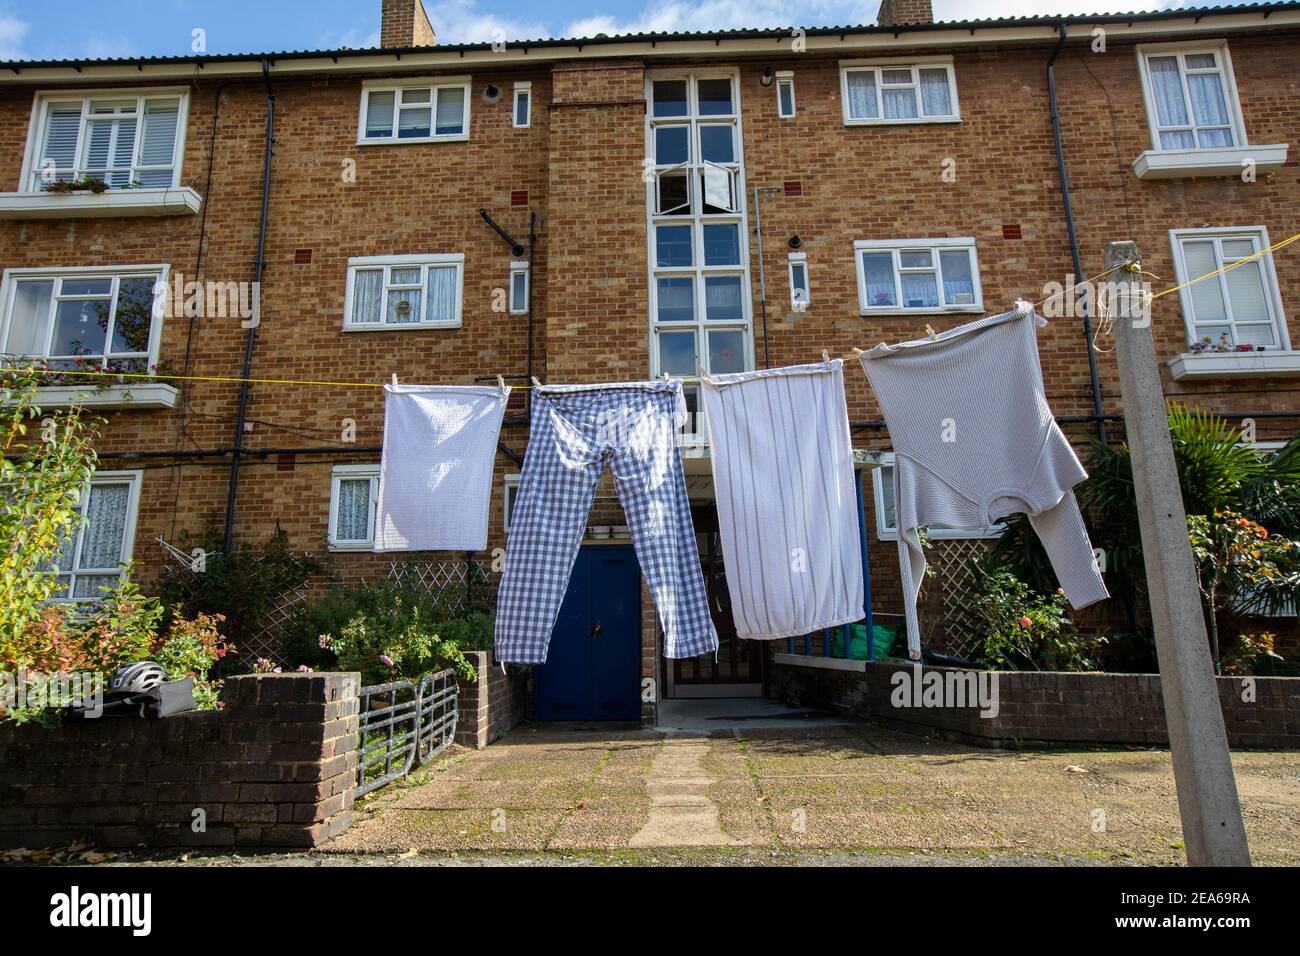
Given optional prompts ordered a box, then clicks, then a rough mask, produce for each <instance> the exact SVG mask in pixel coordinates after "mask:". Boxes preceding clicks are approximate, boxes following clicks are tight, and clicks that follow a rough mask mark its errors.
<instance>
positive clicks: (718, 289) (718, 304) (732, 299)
mask: <svg viewBox="0 0 1300 956" xmlns="http://www.w3.org/2000/svg"><path fill="white" fill-rule="evenodd" d="M704 315H705V317H706V318H707V319H708V320H709V321H710V322H743V321H744V320H745V305H744V300H743V298H742V294H741V283H740V276H707V277H706V278H705V280H704ZM710 367H711V366H710Z"/></svg>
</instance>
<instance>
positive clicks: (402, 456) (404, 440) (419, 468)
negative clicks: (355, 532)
mask: <svg viewBox="0 0 1300 956" xmlns="http://www.w3.org/2000/svg"><path fill="white" fill-rule="evenodd" d="M509 398H510V389H509V387H504V388H503V387H501V386H497V385H486V386H479V385H385V386H384V449H383V456H382V460H381V463H380V466H379V499H378V503H377V512H378V515H377V518H376V522H375V550H376V551H481V550H483V549H484V548H486V547H487V527H488V506H489V502H490V499H491V496H492V463H493V461H494V459H495V458H496V450H497V441H498V439H499V437H500V433H501V421H502V419H503V418H504V417H505V411H506V402H507V401H508V400H509Z"/></svg>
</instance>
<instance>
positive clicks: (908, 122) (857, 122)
mask: <svg viewBox="0 0 1300 956" xmlns="http://www.w3.org/2000/svg"><path fill="white" fill-rule="evenodd" d="M960 122H961V117H960V116H920V117H908V118H906V119H846V120H845V121H844V125H845V126H934V125H936V124H938V125H942V124H947V125H949V126H952V125H956V124H957V123H960Z"/></svg>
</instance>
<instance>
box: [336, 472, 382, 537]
mask: <svg viewBox="0 0 1300 956" xmlns="http://www.w3.org/2000/svg"><path fill="white" fill-rule="evenodd" d="M362 478H369V479H370V537H368V538H365V539H358V540H352V539H340V538H339V537H338V533H337V528H338V518H339V490H340V489H339V486H340V484H341V483H342V482H343V481H359V480H360V479H362ZM378 511H379V464H378V463H377V462H376V463H374V464H357V465H335V466H334V468H333V469H332V470H331V472H330V517H329V534H328V540H329V549H330V550H331V551H373V550H374V549H375V520H376V517H377V515H378Z"/></svg>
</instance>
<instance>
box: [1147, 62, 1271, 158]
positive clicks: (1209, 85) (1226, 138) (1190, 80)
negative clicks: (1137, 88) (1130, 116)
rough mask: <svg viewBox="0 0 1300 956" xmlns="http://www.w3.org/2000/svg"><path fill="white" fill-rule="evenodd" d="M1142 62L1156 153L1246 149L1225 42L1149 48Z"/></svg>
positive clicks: (1149, 118)
mask: <svg viewBox="0 0 1300 956" xmlns="http://www.w3.org/2000/svg"><path fill="white" fill-rule="evenodd" d="M1138 63H1139V64H1140V66H1141V74H1142V87H1143V90H1144V92H1145V94H1146V102H1147V117H1148V120H1149V122H1150V125H1151V140H1152V145H1153V146H1154V147H1155V148H1156V149H1215V148H1223V147H1231V146H1244V145H1245V143H1246V137H1245V131H1244V128H1243V125H1242V122H1241V109H1240V106H1239V104H1238V102H1237V88H1236V83H1235V82H1234V81H1233V77H1232V61H1231V60H1229V58H1228V45H1227V44H1226V43H1222V42H1220V43H1212V44H1209V45H1206V44H1198V45H1186V44H1184V45H1179V44H1156V45H1144V46H1141V47H1139V48H1138Z"/></svg>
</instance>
